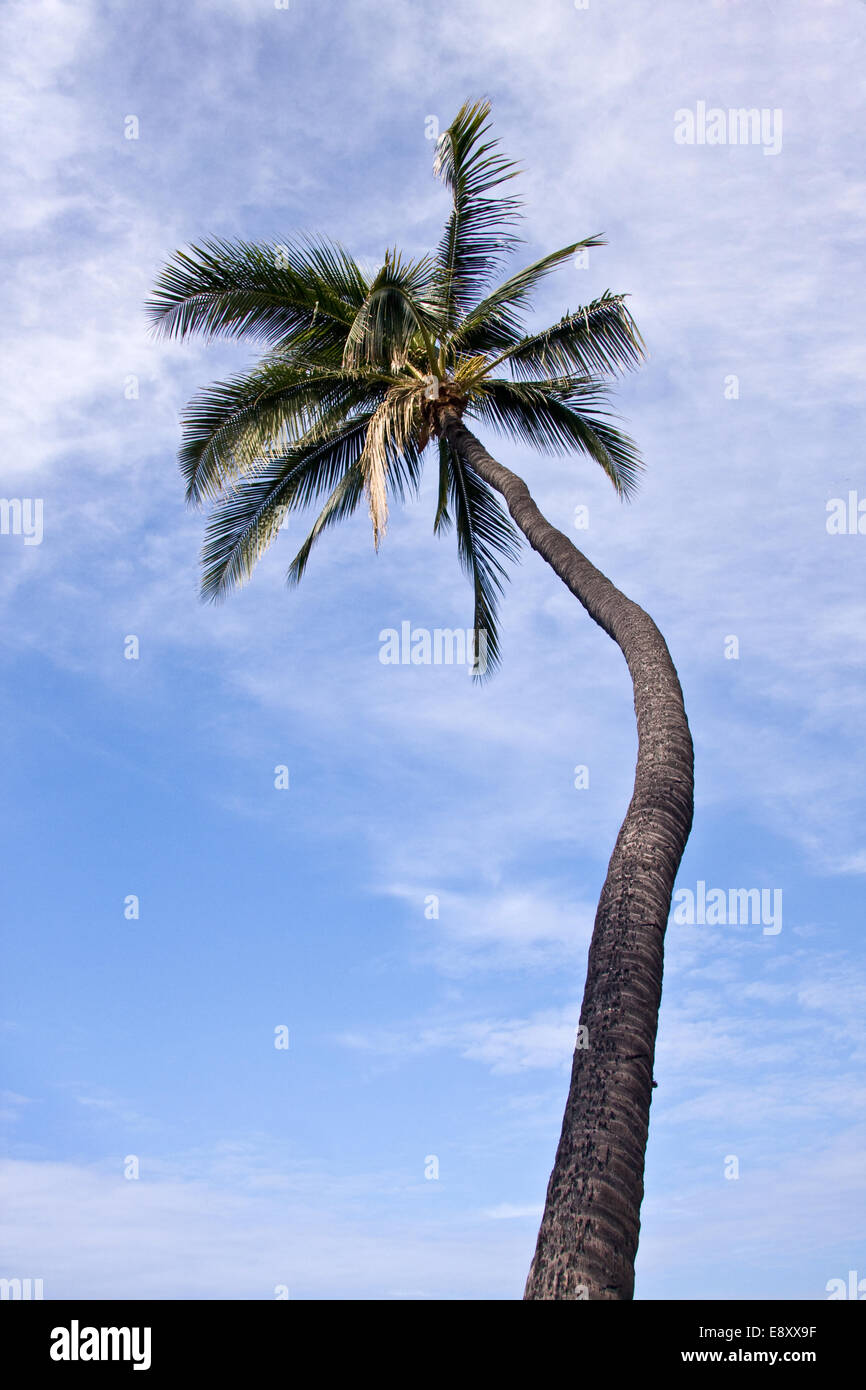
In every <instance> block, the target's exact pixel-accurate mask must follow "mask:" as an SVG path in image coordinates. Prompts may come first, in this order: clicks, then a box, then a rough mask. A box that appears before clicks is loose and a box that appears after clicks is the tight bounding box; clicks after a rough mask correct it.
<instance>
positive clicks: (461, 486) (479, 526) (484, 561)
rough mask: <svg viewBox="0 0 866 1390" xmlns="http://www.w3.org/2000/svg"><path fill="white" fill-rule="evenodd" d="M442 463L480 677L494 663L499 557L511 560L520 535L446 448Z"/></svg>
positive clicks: (501, 573)
mask: <svg viewBox="0 0 866 1390" xmlns="http://www.w3.org/2000/svg"><path fill="white" fill-rule="evenodd" d="M443 460H444V466H445V467H447V469H448V475H449V496H450V501H451V505H452V507H453V510H454V525H455V529H456V532H457V551H458V555H459V557H460V563H461V565H462V566H463V569H464V570H465V572H466V573H467V574H468V576H469V578H470V579H471V581H472V588H473V593H474V599H475V603H474V612H473V631H474V640H475V660H476V666H477V670H476V671H475V672H474V675H475V678H476V679H478V680H484V679H486V678H487V677H489V676H491V675H492V674H493V672H494V671H495V670H496V668H497V667H498V666H499V664H500V662H501V659H502V652H501V648H500V642H499V621H498V607H499V599H500V597H501V594H502V591H503V588H504V581H505V579H506V577H507V571H506V569H505V565H504V564H503V561H505V560H516V559H517V557H518V555H519V553H520V543H521V537H520V533H519V531H517V529H516V528H515V526H514V525H513V523H512V521H511V519H510V518H509V517H508V516H507V515H506V514H505V512H503V510H502V508H501V506H500V505H499V500H498V498H497V496H496V493H495V492H493V491H492V489H491V488H489V487H488V486H487V484H486V483H485V482H484V480H483V479H482V478H479V477H478V475H477V473H473V471H472V469H471V468H469V467H467V465H466V464H464V463H463V461H462V460H461V459H459V458H457V457H455V455H454V454H453V453H452V452H451V450H450V449H448V448H447V446H446V451H445V454H444V456H443Z"/></svg>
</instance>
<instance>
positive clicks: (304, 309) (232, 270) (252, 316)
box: [147, 240, 369, 351]
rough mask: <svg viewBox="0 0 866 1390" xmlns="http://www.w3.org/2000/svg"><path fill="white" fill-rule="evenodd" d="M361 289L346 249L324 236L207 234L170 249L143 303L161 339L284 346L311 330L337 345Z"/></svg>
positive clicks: (364, 288)
mask: <svg viewBox="0 0 866 1390" xmlns="http://www.w3.org/2000/svg"><path fill="white" fill-rule="evenodd" d="M368 290H369V286H368V284H367V282H366V280H365V278H364V275H363V273H362V272H361V269H360V267H359V266H358V265H356V263H355V262H354V261H353V260H352V258H351V256H349V254H348V252H346V251H344V250H343V248H342V247H339V246H336V245H333V244H331V243H329V242H326V241H321V240H320V241H312V240H309V241H305V242H295V243H291V244H283V243H277V244H276V245H273V246H258V245H254V244H251V243H249V242H244V241H221V240H211V241H205V242H203V243H202V244H201V245H200V246H191V247H190V248H189V249H188V250H187V251H177V252H175V254H174V256H173V258H172V259H171V260H170V261H169V262H168V264H167V265H166V266H165V267H164V269H163V271H162V274H161V276H160V277H159V279H158V281H157V284H156V288H155V290H154V292H153V294H152V295H151V298H150V299H149V300H148V303H147V309H148V312H149V314H150V317H151V323H152V326H153V328H154V329H155V330H156V331H157V332H158V333H160V334H162V336H164V337H168V338H171V337H174V338H186V337H188V336H189V335H190V334H191V333H202V334H204V335H205V336H206V337H207V338H214V337H217V336H224V337H229V338H241V337H246V338H254V339H258V340H259V341H263V342H267V343H282V344H284V345H286V344H289V343H291V342H294V341H296V340H298V339H299V338H301V337H303V335H305V334H314V335H315V338H316V340H317V341H318V342H319V343H320V344H321V345H322V346H329V347H331V348H332V349H333V350H337V349H339V350H340V351H342V349H343V347H344V345H345V341H346V336H347V334H348V331H349V329H350V327H351V325H352V322H353V321H354V318H355V315H356V314H357V312H358V309H359V308H360V307H361V305H362V304H363V303H364V299H365V298H366V295H367V293H368Z"/></svg>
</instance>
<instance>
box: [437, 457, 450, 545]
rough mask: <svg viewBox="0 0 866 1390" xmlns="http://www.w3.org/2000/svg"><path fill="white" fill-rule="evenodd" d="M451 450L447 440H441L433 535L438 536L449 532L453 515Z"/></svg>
mask: <svg viewBox="0 0 866 1390" xmlns="http://www.w3.org/2000/svg"><path fill="white" fill-rule="evenodd" d="M450 452H451V450H450V448H449V446H448V441H447V440H446V439H440V440H439V494H438V496H437V498H436V515H435V517H434V518H433V534H434V536H438V535H439V533H440V531H447V530H448V528H449V526H450V525H451V513H450V512H449V510H448V497H449V493H450V490H451V467H450V460H449V454H450Z"/></svg>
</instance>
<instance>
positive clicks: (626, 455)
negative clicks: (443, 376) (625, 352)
mask: <svg viewBox="0 0 866 1390" xmlns="http://www.w3.org/2000/svg"><path fill="white" fill-rule="evenodd" d="M604 400H605V396H604V393H603V390H602V389H601V388H600V387H599V385H598V384H597V383H594V382H591V381H578V380H575V379H574V378H563V379H562V380H560V381H507V380H501V379H497V378H488V379H487V380H486V381H484V382H483V384H482V385H481V386H480V387H479V388H478V390H477V391H476V392H475V393H473V396H472V399H471V400H470V403H469V407H468V409H467V411H466V413H467V415H472V416H475V417H476V418H477V419H479V420H482V421H483V422H484V423H485V424H488V425H490V426H492V428H493V429H495V430H497V431H498V432H499V433H501V434H504V435H506V436H507V437H508V438H510V439H513V440H516V441H517V442H518V443H522V444H530V445H531V446H532V447H533V448H535V449H540V450H541V451H542V452H544V453H552V454H569V453H573V452H574V450H575V449H578V450H580V451H581V452H582V453H585V454H588V455H589V457H590V458H592V459H594V460H595V462H596V463H598V464H600V465H601V467H602V468H603V469H604V471H605V473H606V474H607V476H608V477H609V478H610V481H611V482H612V483H613V486H614V488H615V489H616V492H617V493H618V495H619V496H620V497H623V498H628V497H630V496H631V495H632V494H633V493H634V491H635V489H636V487H637V484H638V479H639V476H640V473H641V471H642V469H643V461H642V459H641V457H640V454H639V452H638V450H637V448H636V446H635V444H634V443H633V442H632V440H631V439H629V437H628V436H627V435H625V434H623V433H622V432H621V431H620V430H618V429H616V428H615V427H614V426H613V425H612V424H610V423H609V419H610V413H609V412H608V411H606V410H605V409H604V406H603V402H604Z"/></svg>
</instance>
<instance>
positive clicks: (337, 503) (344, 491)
mask: <svg viewBox="0 0 866 1390" xmlns="http://www.w3.org/2000/svg"><path fill="white" fill-rule="evenodd" d="M363 496H364V475H363V473H362V471H361V468H360V466H359V465H358V464H357V463H354V464H352V467H351V468H350V469H348V471H347V472H346V473H344V474H343V476H342V478H341V479H340V481H339V482H338V483H337V485H336V487H335V488H334V490H333V492H332V493H331V495H330V497H329V498H328V500H327V502H326V503H325V505H324V507H323V508H322V510H321V511H320V512H319V515H318V516H317V517H316V520H315V521H314V523H313V526H312V529H311V531H310V534H309V535H308V536H307V538H306V540H305V541H304V543H303V545H302V546H301V548H300V550H299V551H298V553H297V555H296V556H295V558H294V560H293V561H292V563H291V564H290V565H289V572H288V574H287V576H286V579H287V582H288V583H289V584H290V585H296V584H300V582H301V580H302V579H303V577H304V571H305V570H306V568H307V562H308V561H309V558H310V552H311V551H312V549H313V546H314V545H315V544H316V541H317V540H318V539H319V537H320V536H321V535H322V533H323V532H324V531H326V530H327V529H328V527H329V526H335V525H336V523H337V522H338V521H342V520H343V519H344V517H347V516H351V515H352V512H354V511H355V510H356V509H357V507H358V504H359V503H360V501H361V498H362V497H363Z"/></svg>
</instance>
